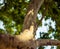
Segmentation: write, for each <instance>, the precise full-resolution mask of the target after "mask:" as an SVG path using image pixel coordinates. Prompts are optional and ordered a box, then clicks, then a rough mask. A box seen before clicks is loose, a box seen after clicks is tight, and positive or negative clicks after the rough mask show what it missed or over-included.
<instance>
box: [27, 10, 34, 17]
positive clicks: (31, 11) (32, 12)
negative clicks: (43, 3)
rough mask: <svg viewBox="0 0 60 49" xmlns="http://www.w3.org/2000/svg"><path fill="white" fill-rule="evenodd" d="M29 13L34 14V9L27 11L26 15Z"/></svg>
mask: <svg viewBox="0 0 60 49" xmlns="http://www.w3.org/2000/svg"><path fill="white" fill-rule="evenodd" d="M29 14H32V15H34V9H32V10H30V11H29V12H28V13H27V15H26V16H28V15H29Z"/></svg>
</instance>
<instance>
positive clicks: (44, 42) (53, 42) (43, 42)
mask: <svg viewBox="0 0 60 49" xmlns="http://www.w3.org/2000/svg"><path fill="white" fill-rule="evenodd" d="M36 44H37V46H46V45H54V46H60V41H59V40H53V39H37V40H36Z"/></svg>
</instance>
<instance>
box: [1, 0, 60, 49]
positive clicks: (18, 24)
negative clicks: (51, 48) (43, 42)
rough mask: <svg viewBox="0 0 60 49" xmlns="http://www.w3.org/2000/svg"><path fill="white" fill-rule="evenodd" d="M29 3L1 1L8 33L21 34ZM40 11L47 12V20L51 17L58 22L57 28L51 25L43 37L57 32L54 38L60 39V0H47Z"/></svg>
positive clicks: (15, 0) (2, 13) (26, 0)
mask: <svg viewBox="0 0 60 49" xmlns="http://www.w3.org/2000/svg"><path fill="white" fill-rule="evenodd" d="M29 3H30V1H29V0H4V1H3V2H2V3H0V20H2V21H3V22H4V26H5V31H6V32H7V33H9V34H19V33H20V32H21V30H22V26H23V21H24V16H25V15H26V11H27V7H28V5H29ZM38 13H39V14H40V13H42V15H43V14H44V13H45V14H44V16H45V17H44V18H45V20H47V19H49V18H51V20H52V21H55V23H56V25H55V27H56V28H55V29H53V28H52V26H50V25H49V30H48V33H47V34H43V36H42V37H41V38H45V39H46V38H50V37H49V36H48V35H50V34H51V33H53V32H55V33H54V35H53V36H54V38H55V39H58V40H60V0H49V1H48V0H45V1H44V4H43V5H42V6H41V8H40V10H39V12H38ZM38 21H39V20H37V23H38ZM50 24H51V23H50ZM45 25H48V24H45ZM40 26H42V23H40ZM5 31H4V30H2V29H0V33H5ZM39 49H43V48H39ZM57 49H59V48H57Z"/></svg>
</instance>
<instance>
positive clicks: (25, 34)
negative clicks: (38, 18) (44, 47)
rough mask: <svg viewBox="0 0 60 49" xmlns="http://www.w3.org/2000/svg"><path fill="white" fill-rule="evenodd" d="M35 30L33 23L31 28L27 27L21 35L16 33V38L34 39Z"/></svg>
mask: <svg viewBox="0 0 60 49" xmlns="http://www.w3.org/2000/svg"><path fill="white" fill-rule="evenodd" d="M33 31H34V26H33V25H32V26H31V27H30V29H29V30H28V29H25V30H24V31H23V32H22V33H21V34H20V35H16V38H17V39H19V40H20V41H22V42H26V41H29V40H31V39H33V36H34V34H33Z"/></svg>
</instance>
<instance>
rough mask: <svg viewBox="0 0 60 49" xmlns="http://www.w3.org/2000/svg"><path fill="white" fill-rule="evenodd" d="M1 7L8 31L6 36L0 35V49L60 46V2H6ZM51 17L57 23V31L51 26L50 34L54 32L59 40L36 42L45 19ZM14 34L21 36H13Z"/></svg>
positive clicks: (38, 40)
mask: <svg viewBox="0 0 60 49" xmlns="http://www.w3.org/2000/svg"><path fill="white" fill-rule="evenodd" d="M0 5H1V9H0V20H2V21H3V22H4V25H5V29H6V30H5V34H2V33H3V32H2V33H1V34H0V49H36V48H37V47H38V46H44V45H60V41H59V38H58V36H59V30H60V29H59V28H60V26H59V25H60V24H59V22H60V17H58V16H60V15H59V14H60V10H59V0H58V1H56V0H50V1H48V0H30V1H29V2H28V1H26V0H18V1H17V0H14V1H13V0H5V1H4V3H1V4H0ZM2 5H3V6H2ZM2 12H3V13H2ZM40 12H41V13H42V18H41V19H40V20H37V14H38V13H40ZM25 14H26V15H25ZM24 16H25V17H24ZM50 17H51V19H52V20H53V21H55V22H56V30H54V29H52V27H51V26H49V27H50V30H49V33H51V32H53V31H54V32H55V33H56V36H55V38H57V39H58V40H50V39H37V40H36V39H35V33H36V30H37V28H38V27H39V25H40V24H41V23H42V20H43V18H45V19H48V18H50ZM7 24H8V25H7ZM22 24H23V25H22ZM13 29H16V31H14V30H13ZM6 32H7V34H6ZM20 32H21V33H20ZM14 33H15V34H19V35H12V34H14ZM57 34H58V35H57ZM44 36H45V35H44Z"/></svg>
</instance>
